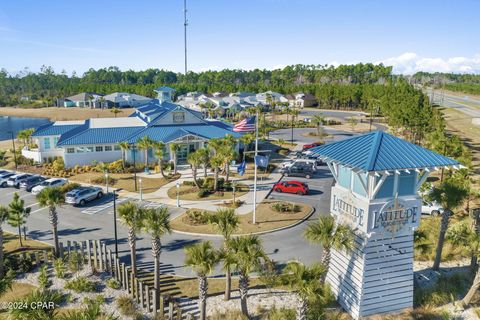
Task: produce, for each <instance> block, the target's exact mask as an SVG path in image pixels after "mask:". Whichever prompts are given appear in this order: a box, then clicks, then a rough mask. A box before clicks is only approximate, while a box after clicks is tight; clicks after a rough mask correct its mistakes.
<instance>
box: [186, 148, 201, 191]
mask: <svg viewBox="0 0 480 320" xmlns="http://www.w3.org/2000/svg"><path fill="white" fill-rule="evenodd" d="M197 151H198V150H197ZM197 151H195V152H192V153H190V154H189V155H188V156H187V162H188V163H189V164H190V165H191V166H192V176H193V182H194V183H195V185H196V186H197V188H200V185H199V184H198V181H197V170H198V167H199V166H200V165H201V164H202V159H201V157H200V156H201V155H200V154H199V153H198V152H197Z"/></svg>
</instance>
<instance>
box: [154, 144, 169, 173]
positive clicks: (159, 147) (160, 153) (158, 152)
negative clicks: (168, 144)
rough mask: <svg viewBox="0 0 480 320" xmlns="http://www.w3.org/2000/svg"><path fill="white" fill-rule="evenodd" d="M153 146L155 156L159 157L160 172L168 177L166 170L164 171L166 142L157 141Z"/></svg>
mask: <svg viewBox="0 0 480 320" xmlns="http://www.w3.org/2000/svg"><path fill="white" fill-rule="evenodd" d="M153 148H154V149H155V157H157V159H158V168H159V169H160V174H161V175H162V177H164V178H167V176H166V175H165V172H164V171H163V157H164V156H165V152H164V150H165V144H164V143H163V142H162V141H157V142H155V143H154V145H153Z"/></svg>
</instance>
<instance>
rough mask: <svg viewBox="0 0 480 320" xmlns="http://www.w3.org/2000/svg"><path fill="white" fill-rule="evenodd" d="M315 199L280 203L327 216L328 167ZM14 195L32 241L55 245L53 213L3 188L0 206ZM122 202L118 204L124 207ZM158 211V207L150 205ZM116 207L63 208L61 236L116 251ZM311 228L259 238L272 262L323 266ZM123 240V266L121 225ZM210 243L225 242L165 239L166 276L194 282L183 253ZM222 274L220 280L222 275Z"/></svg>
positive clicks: (147, 264)
mask: <svg viewBox="0 0 480 320" xmlns="http://www.w3.org/2000/svg"><path fill="white" fill-rule="evenodd" d="M308 183H309V184H310V186H311V189H312V193H311V194H310V195H306V196H299V195H285V194H275V195H273V198H275V199H287V200H290V201H298V202H304V203H309V204H311V205H313V206H314V207H315V209H316V212H315V214H314V215H313V216H312V217H311V218H310V219H315V218H316V216H317V214H318V212H320V213H322V214H323V213H327V212H328V210H329V199H330V186H331V183H332V178H331V176H330V173H329V172H328V170H326V169H325V167H323V168H322V169H321V170H320V171H319V174H318V175H317V176H316V177H315V178H313V179H310V180H309V181H308ZM15 192H18V193H19V194H20V196H21V198H22V199H23V200H25V204H26V206H28V207H30V208H31V214H30V217H29V218H28V220H27V224H26V226H27V228H28V231H27V236H28V237H31V238H34V239H38V240H42V241H46V242H48V243H52V242H53V241H52V233H51V226H50V224H49V220H48V209H47V208H40V207H39V205H38V203H37V201H36V199H35V197H34V196H33V195H32V194H30V193H27V192H25V191H23V190H17V189H14V188H4V189H1V190H0V205H7V204H8V203H9V202H10V201H11V199H12V197H13V194H14V193H15ZM125 200H126V199H124V198H119V199H118V201H119V202H121V201H125ZM147 204H148V205H152V206H157V205H159V204H157V203H147ZM112 205H113V202H112V198H111V197H104V198H103V199H100V200H95V201H94V202H91V203H89V204H88V205H87V207H84V208H77V207H72V206H70V205H63V206H62V207H60V208H59V209H58V212H59V228H58V229H59V236H60V240H63V241H67V240H70V241H83V240H87V239H91V240H102V241H104V242H105V243H106V244H107V245H108V246H109V248H110V249H112V250H113V249H114V228H113V223H114V219H113V208H112ZM170 210H171V214H172V216H173V217H175V216H176V215H178V214H180V213H181V212H182V211H183V209H179V208H174V207H171V208H170ZM305 226H306V223H302V224H300V225H297V226H295V227H292V228H289V229H286V230H283V231H278V232H274V233H270V234H265V235H262V236H260V237H261V239H262V241H263V244H264V247H265V249H266V251H267V253H268V254H269V256H270V258H271V259H273V260H275V261H277V262H279V263H285V262H287V261H289V260H292V259H299V260H301V261H303V262H305V263H307V264H309V263H312V262H314V261H318V260H319V258H320V256H321V248H320V247H318V246H314V245H310V244H308V243H307V242H306V241H305V240H304V239H303V238H302V232H303V230H304V228H305ZM4 230H6V231H10V232H14V233H16V232H17V230H16V229H15V228H12V227H11V226H9V225H8V224H4ZM118 236H119V242H118V243H119V254H120V256H121V258H122V260H123V261H125V262H129V260H130V258H129V247H128V242H127V230H126V228H124V227H123V226H122V225H121V224H120V223H119V224H118ZM204 239H208V240H211V241H212V242H213V243H214V245H216V246H217V247H219V246H220V244H221V238H218V237H207V236H203V237H199V236H189V235H183V234H178V233H172V234H171V235H167V236H165V237H164V238H163V239H162V256H161V260H162V264H161V269H162V272H165V273H172V274H177V275H181V276H193V274H192V273H191V271H190V270H189V269H187V268H185V267H184V264H183V261H184V252H183V248H184V247H185V246H186V245H189V244H193V243H196V242H198V241H201V240H204ZM150 252H151V251H150V239H149V237H148V235H145V234H141V235H139V239H138V242H137V258H138V260H139V262H140V263H139V266H140V267H142V268H145V269H153V264H152V258H151V253H150ZM221 273H222V272H221V270H220V268H218V269H217V271H216V274H217V275H221Z"/></svg>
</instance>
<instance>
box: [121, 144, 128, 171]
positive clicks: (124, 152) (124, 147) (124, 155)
mask: <svg viewBox="0 0 480 320" xmlns="http://www.w3.org/2000/svg"><path fill="white" fill-rule="evenodd" d="M118 146H119V147H120V149H122V167H123V170H125V159H126V153H127V150H129V149H130V143H128V142H127V141H122V142H120V143H119V144H118Z"/></svg>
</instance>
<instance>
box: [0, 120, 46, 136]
mask: <svg viewBox="0 0 480 320" xmlns="http://www.w3.org/2000/svg"><path fill="white" fill-rule="evenodd" d="M48 123H50V120H49V119H47V118H26V117H10V116H0V141H1V140H8V139H11V137H12V134H11V132H12V131H13V134H14V136H15V137H16V136H17V132H18V131H21V130H23V129H28V128H38V127H40V126H41V125H44V124H48Z"/></svg>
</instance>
